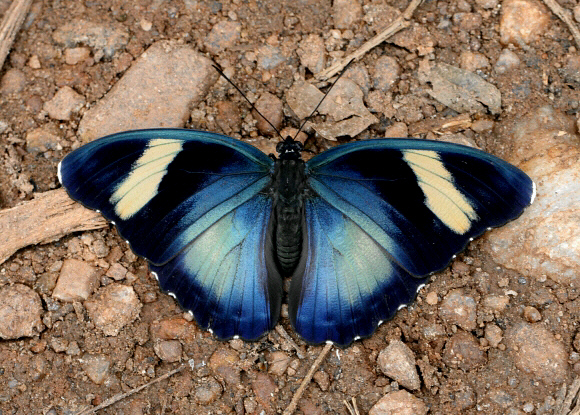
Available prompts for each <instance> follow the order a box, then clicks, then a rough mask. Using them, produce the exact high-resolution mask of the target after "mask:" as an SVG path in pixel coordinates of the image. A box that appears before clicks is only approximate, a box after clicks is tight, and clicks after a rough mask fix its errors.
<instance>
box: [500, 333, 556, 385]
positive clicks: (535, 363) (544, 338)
mask: <svg viewBox="0 0 580 415" xmlns="http://www.w3.org/2000/svg"><path fill="white" fill-rule="evenodd" d="M506 343H507V346H508V347H509V348H510V352H511V355H512V358H513V360H514V362H515V364H516V366H517V367H518V368H519V369H520V370H523V371H524V372H527V373H531V374H532V375H533V376H534V377H536V378H537V379H539V380H542V381H543V382H544V383H546V384H561V383H562V382H564V381H566V372H567V369H568V354H567V353H566V350H565V348H564V346H563V345H562V344H561V343H560V342H558V341H557V340H556V339H555V338H554V335H553V334H552V333H550V332H549V331H548V330H547V329H546V328H545V327H543V326H542V325H540V324H533V325H532V324H527V323H521V324H518V325H515V326H513V327H511V328H510V329H509V330H508V331H507V332H506Z"/></svg>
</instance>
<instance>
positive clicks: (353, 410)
mask: <svg viewBox="0 0 580 415" xmlns="http://www.w3.org/2000/svg"><path fill="white" fill-rule="evenodd" d="M342 402H343V403H344V406H346V409H347V410H348V412H349V414H350V415H360V412H359V411H358V407H357V405H356V398H355V397H354V396H353V397H352V399H351V402H352V404H351V403H350V402H347V401H342Z"/></svg>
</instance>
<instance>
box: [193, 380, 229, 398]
mask: <svg viewBox="0 0 580 415" xmlns="http://www.w3.org/2000/svg"><path fill="white" fill-rule="evenodd" d="M222 392H223V388H222V385H220V383H219V382H218V381H217V380H215V379H214V378H212V377H210V378H209V379H207V380H205V381H204V382H203V383H202V384H201V386H198V387H197V388H195V392H194V398H195V400H196V401H197V402H199V403H200V404H202V405H209V404H210V403H212V402H214V401H215V400H216V399H218V398H219V397H220V396H221V395H222Z"/></svg>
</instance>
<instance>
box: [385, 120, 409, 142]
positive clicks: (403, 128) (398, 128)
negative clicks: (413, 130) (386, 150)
mask: <svg viewBox="0 0 580 415" xmlns="http://www.w3.org/2000/svg"><path fill="white" fill-rule="evenodd" d="M407 137H409V129H408V128H407V124H405V123H404V122H400V121H399V122H395V123H393V125H391V126H389V127H387V128H386V129H385V138H407Z"/></svg>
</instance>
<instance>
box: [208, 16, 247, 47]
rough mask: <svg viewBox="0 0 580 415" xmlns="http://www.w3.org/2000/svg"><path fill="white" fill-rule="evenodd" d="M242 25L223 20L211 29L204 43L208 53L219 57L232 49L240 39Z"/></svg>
mask: <svg viewBox="0 0 580 415" xmlns="http://www.w3.org/2000/svg"><path fill="white" fill-rule="evenodd" d="M241 31H242V25H241V24H240V23H239V22H231V21H228V20H223V21H221V22H219V23H217V24H216V25H214V26H213V27H212V28H211V31H210V32H209V34H208V35H207V37H206V38H205V41H204V45H205V47H206V49H207V50H208V52H210V53H213V54H214V55H217V54H218V53H219V52H223V51H224V50H226V49H229V48H231V47H232V46H234V45H235V44H236V42H237V41H238V40H239V39H240V33H241Z"/></svg>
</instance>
